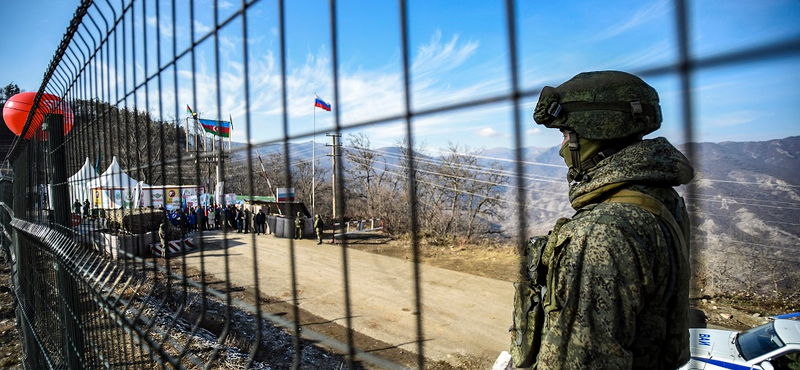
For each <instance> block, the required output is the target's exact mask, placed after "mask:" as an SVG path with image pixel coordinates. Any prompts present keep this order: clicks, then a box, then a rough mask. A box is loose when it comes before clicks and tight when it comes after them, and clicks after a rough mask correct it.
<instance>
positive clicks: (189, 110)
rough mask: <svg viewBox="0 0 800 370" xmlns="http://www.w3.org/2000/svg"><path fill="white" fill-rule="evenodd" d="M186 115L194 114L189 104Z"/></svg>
mask: <svg viewBox="0 0 800 370" xmlns="http://www.w3.org/2000/svg"><path fill="white" fill-rule="evenodd" d="M186 114H188V115H190V116H191V115H193V114H194V112H192V108H190V107H189V104H186Z"/></svg>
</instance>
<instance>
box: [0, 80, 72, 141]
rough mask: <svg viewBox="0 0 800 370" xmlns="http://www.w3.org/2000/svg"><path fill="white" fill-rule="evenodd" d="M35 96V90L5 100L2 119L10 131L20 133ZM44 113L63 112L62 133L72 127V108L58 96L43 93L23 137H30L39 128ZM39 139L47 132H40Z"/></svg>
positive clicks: (44, 137)
mask: <svg viewBox="0 0 800 370" xmlns="http://www.w3.org/2000/svg"><path fill="white" fill-rule="evenodd" d="M35 97H36V93H35V92H32V91H31V92H24V93H19V94H17V95H14V96H12V97H11V98H10V99H8V101H6V105H5V107H3V120H5V121H6V126H8V129H9V130H11V132H13V133H15V134H17V136H20V135H22V129H23V128H24V127H25V121H26V120H27V119H28V113H29V112H30V110H31V107H32V106H33V99H34V98H35ZM45 114H63V115H64V135H66V134H67V132H69V131H70V130H71V129H72V125H73V116H72V110H71V109H70V108H69V104H67V102H65V101H63V100H61V98H59V97H58V96H55V95H53V94H48V93H43V94H42V98H41V99H40V100H39V109H37V110H36V114H35V115H34V117H33V120H32V121H31V126H30V127H29V128H28V131H27V132H26V133H25V135H22V136H23V137H24V138H25V139H30V138H32V137H33V134H34V133H35V132H36V131H37V130H39V127H40V126H42V122H43V121H44V116H45ZM39 138H40V139H43V140H46V139H47V134H46V133H44V134H40V135H39Z"/></svg>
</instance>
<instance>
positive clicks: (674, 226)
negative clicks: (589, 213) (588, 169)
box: [603, 189, 686, 250]
mask: <svg viewBox="0 0 800 370" xmlns="http://www.w3.org/2000/svg"><path fill="white" fill-rule="evenodd" d="M609 202H617V203H627V204H633V205H635V206H638V207H640V208H642V209H644V210H647V211H648V212H650V213H652V214H654V215H656V216H659V217H661V219H663V220H664V221H665V222H666V223H667V225H668V226H669V228H670V231H672V235H674V236H675V239H676V240H677V241H678V244H679V246H680V248H681V250H685V249H686V239H685V238H684V234H683V232H682V229H681V227H680V226H678V222H677V221H676V220H675V216H673V215H672V212H670V211H669V209H667V207H666V206H665V205H664V204H663V203H661V202H660V201H659V200H658V199H656V198H653V197H651V196H649V195H647V194H644V193H640V192H638V191H633V190H628V189H622V190H620V191H617V192H616V193H614V195H612V196H610V197H608V198H607V199H606V200H604V201H603V203H609Z"/></svg>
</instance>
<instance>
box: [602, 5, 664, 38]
mask: <svg viewBox="0 0 800 370" xmlns="http://www.w3.org/2000/svg"><path fill="white" fill-rule="evenodd" d="M669 5H671V1H669V0H659V1H658V2H656V3H655V4H653V5H651V6H650V7H648V8H644V9H639V10H637V11H636V12H635V13H633V15H631V17H630V18H628V19H625V20H623V21H622V22H620V23H617V24H616V25H614V26H613V27H611V28H608V29H606V30H605V31H602V32H600V33H598V34H596V35H595V36H594V37H593V38H592V40H593V41H599V40H605V39H609V38H612V37H614V36H617V35H621V34H623V33H625V32H627V31H630V30H632V29H635V28H637V27H639V26H641V25H643V24H646V23H647V22H649V21H651V20H653V19H657V18H660V17H662V16H664V15H665V14H667V12H669V11H670V7H669Z"/></svg>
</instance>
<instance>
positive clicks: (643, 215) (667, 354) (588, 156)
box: [533, 71, 694, 370]
mask: <svg viewBox="0 0 800 370" xmlns="http://www.w3.org/2000/svg"><path fill="white" fill-rule="evenodd" d="M533 118H534V120H535V121H536V123H538V124H541V125H544V126H546V127H548V128H555V129H559V130H561V132H562V133H563V135H564V141H563V142H562V147H561V150H560V152H559V154H560V155H561V156H562V157H563V158H564V160H565V162H566V164H567V166H568V167H569V172H568V175H567V179H568V181H569V182H570V188H569V199H570V202H571V205H572V207H573V208H574V209H575V210H576V211H577V212H576V213H575V215H574V216H573V217H572V219H561V220H559V221H558V222H557V223H556V228H555V229H554V230H553V231H551V233H550V234H549V238H548V240H547V243H546V245H545V246H544V249H543V253H542V255H541V263H542V264H543V266H545V267H546V271H547V275H546V281H547V283H546V287H545V288H546V289H544V290H543V291H544V293H543V294H542V295H543V307H544V319H543V321H544V324H543V327H542V330H541V336H540V338H539V339H540V340H541V345H540V346H538V348H539V351H538V357H536V361H535V364H534V365H533V366H534V367H535V368H536V369H614V370H618V369H675V368H677V367H679V366H680V365H682V364H683V363H685V362H687V361H688V360H689V331H688V329H689V323H688V311H689V305H688V298H689V260H688V253H689V252H688V251H689V245H688V236H689V220H688V215H687V213H686V208H685V206H684V204H683V199H682V198H681V197H680V196H679V195H678V193H677V192H676V191H675V190H674V189H673V187H675V186H679V185H682V184H686V183H688V182H689V181H690V180H691V179H692V177H693V172H694V171H693V169H692V167H691V166H690V164H689V162H688V160H687V159H686V157H684V155H683V154H681V152H680V151H678V149H676V148H675V147H674V146H673V145H672V144H670V143H669V142H668V141H667V140H666V139H665V138H662V137H659V138H655V139H647V140H645V139H643V137H644V135H647V134H649V133H651V132H653V131H655V130H657V129H658V128H659V127H660V126H661V109H660V106H659V100H658V94H657V92H656V91H655V89H653V88H652V87H651V86H649V85H648V84H646V83H645V82H644V81H642V80H641V79H640V78H638V77H636V76H633V75H631V74H628V73H624V72H616V71H603V72H589V73H581V74H578V75H577V76H575V77H573V78H572V79H570V80H569V81H567V82H565V83H563V84H561V85H560V86H558V87H556V88H552V87H549V86H548V87H545V88H544V89H542V92H541V95H540V98H539V102H538V103H537V105H536V108H535V111H534V116H533Z"/></svg>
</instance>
